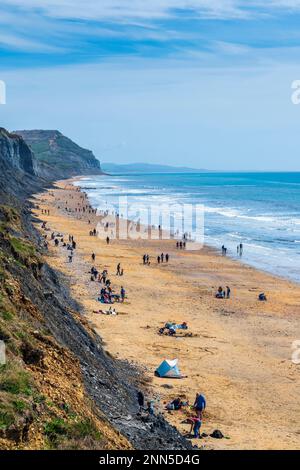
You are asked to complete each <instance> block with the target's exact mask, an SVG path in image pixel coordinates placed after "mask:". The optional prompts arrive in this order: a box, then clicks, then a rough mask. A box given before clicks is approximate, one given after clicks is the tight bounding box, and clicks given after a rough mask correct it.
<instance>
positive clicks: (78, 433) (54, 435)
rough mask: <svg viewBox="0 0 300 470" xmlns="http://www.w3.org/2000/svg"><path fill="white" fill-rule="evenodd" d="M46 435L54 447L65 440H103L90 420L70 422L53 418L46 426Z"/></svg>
mask: <svg viewBox="0 0 300 470" xmlns="http://www.w3.org/2000/svg"><path fill="white" fill-rule="evenodd" d="M44 433H45V435H46V436H47V437H48V439H49V441H50V444H51V445H52V446H54V447H55V446H57V445H58V444H59V443H61V442H62V441H64V440H65V441H66V440H76V441H82V440H84V439H85V438H89V439H92V440H93V441H101V440H102V436H101V433H100V432H99V431H98V430H97V428H96V426H95V424H94V423H93V422H92V421H91V420H90V419H83V420H79V421H74V422H68V421H66V420H64V419H62V418H53V419H51V420H50V421H48V422H47V423H46V424H45V426H44Z"/></svg>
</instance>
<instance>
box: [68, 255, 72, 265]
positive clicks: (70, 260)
mask: <svg viewBox="0 0 300 470" xmlns="http://www.w3.org/2000/svg"><path fill="white" fill-rule="evenodd" d="M68 259H69V263H72V261H73V255H72V254H70V255H69V256H68Z"/></svg>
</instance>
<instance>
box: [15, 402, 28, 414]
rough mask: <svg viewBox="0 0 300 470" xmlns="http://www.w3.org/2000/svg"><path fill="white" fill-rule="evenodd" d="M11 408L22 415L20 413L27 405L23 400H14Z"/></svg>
mask: <svg viewBox="0 0 300 470" xmlns="http://www.w3.org/2000/svg"><path fill="white" fill-rule="evenodd" d="M13 407H14V409H15V410H16V411H17V412H18V413H22V411H24V410H26V408H27V404H26V403H25V401H23V400H14V401H13Z"/></svg>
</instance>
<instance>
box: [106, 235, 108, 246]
mask: <svg viewBox="0 0 300 470" xmlns="http://www.w3.org/2000/svg"><path fill="white" fill-rule="evenodd" d="M106 243H107V245H109V237H106Z"/></svg>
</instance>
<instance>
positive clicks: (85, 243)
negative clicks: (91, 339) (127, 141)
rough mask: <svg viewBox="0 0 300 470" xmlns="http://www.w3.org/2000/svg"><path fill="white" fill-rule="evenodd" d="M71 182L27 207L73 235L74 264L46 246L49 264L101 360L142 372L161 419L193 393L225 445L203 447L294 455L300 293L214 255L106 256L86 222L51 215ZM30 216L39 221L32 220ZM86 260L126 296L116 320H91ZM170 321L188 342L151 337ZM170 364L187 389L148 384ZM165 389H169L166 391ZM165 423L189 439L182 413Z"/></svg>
mask: <svg viewBox="0 0 300 470" xmlns="http://www.w3.org/2000/svg"><path fill="white" fill-rule="evenodd" d="M75 180H76V181H78V178H72V179H71V180H67V181H63V182H58V183H56V185H55V188H58V189H50V190H48V191H47V192H46V193H44V194H43V195H39V196H36V198H35V203H37V204H39V205H40V207H45V208H46V207H49V208H50V215H49V216H48V215H47V216H46V215H43V216H42V218H43V220H45V221H47V223H48V224H49V227H51V229H52V230H54V231H59V232H61V233H64V234H65V235H66V236H67V235H68V234H69V233H72V234H73V235H74V236H75V239H76V241H77V242H78V248H77V249H76V256H75V257H74V263H70V264H69V263H67V262H66V253H65V251H64V250H63V249H62V248H59V249H58V250H57V249H55V248H54V247H53V246H50V248H49V257H48V262H49V263H50V264H51V265H52V266H53V267H55V268H56V269H59V270H60V271H62V272H63V273H64V274H67V275H68V277H69V279H70V283H71V291H72V293H73V295H74V297H75V298H76V299H77V300H78V301H79V302H80V303H81V305H82V306H83V309H84V314H85V316H86V318H87V319H88V320H89V321H90V322H91V324H92V325H93V327H94V328H95V329H96V330H97V332H98V333H99V334H100V336H101V337H102V338H103V341H104V343H105V344H106V346H105V347H106V348H107V350H108V351H109V353H110V354H111V355H113V356H115V357H118V358H120V359H129V360H130V361H132V362H137V363H138V365H139V366H140V367H142V368H143V369H144V370H145V373H146V375H147V377H148V380H149V384H151V388H152V390H153V396H156V398H157V400H156V406H157V408H158V409H160V410H162V408H163V406H162V405H163V403H164V402H166V401H169V400H170V399H171V398H175V397H176V396H177V395H180V396H181V397H185V398H188V399H189V400H190V401H191V402H192V401H193V398H194V395H195V393H196V392H197V391H201V392H204V393H205V395H206V397H207V401H208V408H207V412H206V413H205V416H204V420H203V429H202V431H203V432H205V433H207V434H208V433H210V432H212V431H213V430H214V429H220V430H221V431H222V432H223V434H224V435H226V436H228V437H229V439H222V440H215V439H211V438H205V439H203V440H202V441H200V443H201V445H205V447H207V448H219V449H234V448H236V449H245V448H251V449H253V448H255V449H258V448H272V449H276V448H297V447H298V448H299V444H300V435H299V429H298V423H299V422H300V415H299V402H300V399H299V397H298V395H299V394H298V393H297V392H298V390H299V366H298V368H297V366H296V365H295V364H293V363H292V362H291V344H292V342H293V341H294V340H296V339H299V338H300V329H299V320H298V318H297V314H299V311H300V287H299V286H298V285H296V284H295V283H293V282H291V281H289V280H285V279H281V278H277V276H276V277H275V276H271V275H269V274H267V273H265V272H261V271H257V270H256V269H254V268H252V267H250V266H248V265H246V264H242V263H240V262H239V263H236V261H237V260H232V259H230V258H224V257H221V256H220V255H218V254H217V252H216V251H215V250H214V249H213V248H208V247H205V248H204V249H203V250H201V252H199V253H198V252H197V253H195V252H188V251H186V252H184V251H182V252H179V251H178V250H176V249H175V248H174V240H168V241H165V240H162V241H156V242H155V241H145V240H139V241H130V240H126V241H117V240H113V241H112V243H111V244H110V245H109V246H106V243H105V241H104V240H101V239H98V238H97V237H89V235H88V231H89V227H90V225H89V224H88V223H87V220H86V217H85V218H82V219H81V220H80V219H79V218H77V219H76V218H75V217H74V213H73V214H71V215H66V214H65V213H64V212H63V211H62V210H58V209H57V207H55V198H56V197H61V195H62V194H67V195H69V196H70V194H72V195H73V193H77V194H79V195H80V194H81V193H80V192H79V191H78V192H77V191H74V189H71V187H72V183H73V181H75ZM69 185H70V186H69ZM64 187H66V188H70V189H63V188H64ZM73 188H74V186H73ZM70 191H73V193H70ZM61 192H62V194H60V193H61ZM51 194H54V196H51ZM76 203H78V202H77V199H76ZM56 205H57V204H56ZM34 213H35V214H36V215H38V216H39V217H41V213H40V211H37V210H34ZM39 228H40V227H39ZM93 251H94V252H95V253H96V263H95V264H96V265H97V267H100V268H103V267H105V268H107V269H108V270H109V277H110V279H111V280H112V283H113V285H114V286H117V287H118V288H119V287H120V282H122V283H124V286H125V288H126V291H127V295H128V300H126V302H125V303H124V304H123V305H120V307H119V306H118V305H117V306H116V308H117V310H119V313H120V315H118V316H116V317H111V316H104V315H99V314H94V313H93V311H94V310H97V309H99V308H101V307H103V305H101V304H99V302H97V301H96V298H97V293H98V291H99V285H98V283H91V282H90V276H89V274H88V271H89V269H90V267H91V265H92V262H91V259H90V255H91V253H92V252H93ZM161 251H163V252H169V253H170V263H169V265H161V266H157V265H156V263H155V256H156V255H157V253H160V252H161ZM144 252H149V254H150V255H151V256H152V263H151V265H150V266H149V267H145V266H143V264H142V262H141V259H142V254H143V253H144ZM118 261H121V264H122V266H124V270H125V275H124V277H123V278H122V280H121V281H120V279H119V278H117V277H116V276H115V269H116V265H117V263H118ZM219 285H222V286H225V285H230V286H231V288H232V295H233V297H232V299H231V300H217V299H215V298H214V293H215V291H216V289H217V288H218V286H219ZM261 291H265V292H266V294H267V296H268V299H269V300H268V302H267V303H259V302H258V301H257V300H256V299H257V295H258V293H259V292H261ZM104 307H105V306H104ZM297 309H298V310H297ZM169 320H174V321H178V322H180V321H187V322H188V324H189V326H190V331H192V333H193V335H194V336H192V337H190V338H178V339H176V338H171V337H165V336H159V335H158V334H157V330H158V328H159V327H161V326H162V325H163V324H164V323H165V322H166V321H169ZM175 357H178V359H179V367H180V369H181V371H182V373H183V374H185V375H188V378H187V379H182V380H178V381H170V380H169V381H165V380H163V379H159V378H156V377H154V376H153V372H154V370H155V369H156V367H157V366H158V365H159V364H160V362H161V361H162V360H163V359H164V358H169V359H174V358H175ZM137 358H139V359H138V360H137ZM166 384H167V385H171V386H172V387H173V388H170V389H169V388H165V387H164V386H163V385H166ZM287 387H289V388H288V392H287V391H286V388H287ZM279 405H280V406H279ZM164 415H165V417H166V419H168V421H170V422H171V423H172V424H174V425H176V427H177V428H178V429H179V430H180V431H181V432H184V431H185V432H186V431H187V430H188V428H189V426H187V425H184V424H182V423H181V421H182V420H183V419H184V415H183V414H182V413H181V412H172V413H167V412H165V413H164ZM258 416H259V419H258ZM258 421H259V422H260V424H259V425H258ZM193 443H195V442H193Z"/></svg>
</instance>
